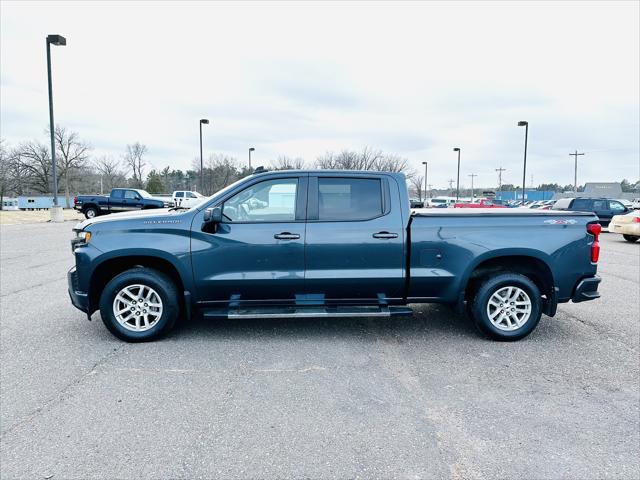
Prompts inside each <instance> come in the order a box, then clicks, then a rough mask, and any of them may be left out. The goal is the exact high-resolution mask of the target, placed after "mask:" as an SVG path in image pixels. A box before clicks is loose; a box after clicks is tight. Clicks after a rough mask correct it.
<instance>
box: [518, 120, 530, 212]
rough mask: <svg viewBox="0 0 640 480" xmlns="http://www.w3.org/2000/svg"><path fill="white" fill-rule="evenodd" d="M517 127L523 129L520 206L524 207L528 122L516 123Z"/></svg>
mask: <svg viewBox="0 0 640 480" xmlns="http://www.w3.org/2000/svg"><path fill="white" fill-rule="evenodd" d="M518 126H519V127H524V166H523V167H522V204H523V205H524V195H525V193H524V192H525V188H526V185H525V181H526V178H527V140H528V139H529V122H526V121H524V120H521V121H519V122H518Z"/></svg>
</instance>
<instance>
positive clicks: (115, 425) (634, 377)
mask: <svg viewBox="0 0 640 480" xmlns="http://www.w3.org/2000/svg"><path fill="white" fill-rule="evenodd" d="M72 225H73V224H72V223H70V222H67V223H64V224H31V225H3V226H2V227H1V229H0V236H1V237H2V239H1V244H0V246H1V264H2V268H1V278H0V282H1V287H0V295H1V339H0V342H1V362H2V364H1V372H0V379H1V394H2V395H1V400H2V403H1V408H0V410H1V431H0V435H1V436H0V439H1V458H0V477H1V478H2V479H11V478H46V479H49V478H53V479H68V478H83V479H86V478H159V477H172V478H214V477H215V478H225V477H226V478H229V477H231V478H256V477H260V478H273V477H314V478H319V477H323V478H345V477H367V478H371V477H376V478H381V477H384V478H389V477H400V478H412V479H414V478H474V477H475V478H560V477H562V478H580V479H583V478H638V472H639V471H640V460H639V458H640V447H639V445H640V409H639V407H640V386H639V374H640V372H639V363H640V357H639V352H640V348H639V346H640V328H639V318H640V311H639V309H640V278H639V277H640V261H639V260H640V245H632V244H628V243H626V242H624V241H623V240H622V239H621V237H619V236H617V235H616V236H614V235H612V234H605V235H604V238H603V241H602V247H603V250H602V255H601V263H600V265H601V266H600V274H601V275H602V277H603V283H602V284H601V292H602V294H603V297H602V298H601V299H600V300H598V301H595V302H588V303H582V304H563V305H561V306H560V309H559V313H558V315H557V316H556V317H555V318H553V319H551V318H548V317H543V319H542V321H541V323H540V325H539V327H538V329H537V330H536V331H535V332H534V333H533V334H532V335H531V336H530V337H528V338H527V339H525V340H523V341H520V342H517V343H496V342H492V341H489V340H485V339H483V338H481V337H479V336H478V335H477V334H476V332H475V331H474V329H473V327H472V326H471V325H470V324H469V323H468V322H466V321H465V320H463V319H462V318H460V317H458V316H457V315H455V314H454V313H452V311H451V310H449V309H447V308H444V307H441V306H422V307H420V308H419V313H417V314H416V315H415V317H413V318H406V319H398V320H373V319H365V320H321V321H318V320H308V321H306V320H305V321H300V320H296V321H285V320H270V321H255V320H246V321H222V322H212V321H193V322H190V323H187V324H183V325H182V326H181V327H179V328H178V329H176V330H175V331H174V332H173V333H172V335H171V336H170V337H169V338H167V339H165V340H163V341H159V342H156V343H149V344H139V345H133V344H125V343H122V342H120V341H118V340H116V339H115V338H114V337H112V336H111V335H110V334H109V333H108V332H107V330H106V329H105V328H104V326H103V325H102V322H101V321H100V317H99V314H95V315H94V317H93V321H92V322H88V321H87V320H86V318H85V316H84V315H83V314H82V313H81V312H79V311H77V310H75V309H74V308H73V307H72V306H71V304H70V302H69V299H68V296H67V291H66V288H67V286H66V271H67V269H68V268H69V267H70V266H71V265H72V263H73V257H72V255H71V253H70V249H69V239H70V236H71V227H72Z"/></svg>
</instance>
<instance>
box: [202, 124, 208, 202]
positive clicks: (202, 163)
mask: <svg viewBox="0 0 640 480" xmlns="http://www.w3.org/2000/svg"><path fill="white" fill-rule="evenodd" d="M203 124H204V125H209V120H207V119H206V118H201V119H200V193H202V194H204V174H203V172H204V168H203V162H202V125H203Z"/></svg>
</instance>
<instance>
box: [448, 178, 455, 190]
mask: <svg viewBox="0 0 640 480" xmlns="http://www.w3.org/2000/svg"><path fill="white" fill-rule="evenodd" d="M453 182H455V180H454V179H453V178H450V179H449V190H453Z"/></svg>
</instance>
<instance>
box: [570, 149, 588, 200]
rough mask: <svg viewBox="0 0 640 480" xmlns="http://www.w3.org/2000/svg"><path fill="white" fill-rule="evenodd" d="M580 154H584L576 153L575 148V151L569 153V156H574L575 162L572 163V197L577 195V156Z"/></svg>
mask: <svg viewBox="0 0 640 480" xmlns="http://www.w3.org/2000/svg"><path fill="white" fill-rule="evenodd" d="M580 155H584V153H578V150H576V153H570V154H569V156H570V157H574V158H575V163H574V165H573V196H574V197H577V196H578V157H579V156H580Z"/></svg>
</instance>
